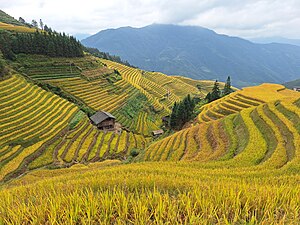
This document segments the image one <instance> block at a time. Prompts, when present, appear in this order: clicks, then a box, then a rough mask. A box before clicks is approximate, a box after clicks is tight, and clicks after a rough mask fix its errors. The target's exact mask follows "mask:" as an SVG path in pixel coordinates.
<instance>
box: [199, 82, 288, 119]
mask: <svg viewBox="0 0 300 225" xmlns="http://www.w3.org/2000/svg"><path fill="white" fill-rule="evenodd" d="M290 94H291V93H290V91H289V90H285V89H284V87H283V86H281V85H276V84H263V85H260V86H257V87H250V88H244V89H243V90H241V91H237V92H234V93H232V94H230V95H228V96H226V97H224V98H221V99H218V100H216V101H213V102H211V103H210V104H207V105H205V106H204V107H202V108H201V110H202V111H201V113H200V114H199V116H198V119H199V121H200V122H208V121H211V120H217V119H220V118H223V117H225V116H228V115H230V114H234V113H238V112H240V111H241V110H243V109H246V108H250V107H256V106H258V105H260V104H263V103H265V102H269V101H275V100H278V99H282V98H284V97H287V96H289V95H290ZM292 95H293V94H292Z"/></svg>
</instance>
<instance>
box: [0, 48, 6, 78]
mask: <svg viewBox="0 0 300 225" xmlns="http://www.w3.org/2000/svg"><path fill="white" fill-rule="evenodd" d="M5 65H6V63H5V60H4V59H3V55H2V52H1V51H0V77H2V76H4V75H5V74H6V73H7V68H6V67H5Z"/></svg>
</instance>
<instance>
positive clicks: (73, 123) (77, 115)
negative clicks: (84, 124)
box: [69, 110, 85, 130]
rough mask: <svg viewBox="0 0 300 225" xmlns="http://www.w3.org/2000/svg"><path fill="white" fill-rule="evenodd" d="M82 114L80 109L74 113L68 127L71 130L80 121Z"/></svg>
mask: <svg viewBox="0 0 300 225" xmlns="http://www.w3.org/2000/svg"><path fill="white" fill-rule="evenodd" d="M84 115H85V113H84V112H83V111H81V110H80V111H79V112H78V113H76V114H75V116H74V117H73V119H72V120H71V121H70V123H69V127H70V129H71V130H73V129H74V128H75V127H76V125H77V124H78V123H79V122H80V120H81V119H82V118H83V117H84Z"/></svg>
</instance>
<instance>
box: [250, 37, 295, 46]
mask: <svg viewBox="0 0 300 225" xmlns="http://www.w3.org/2000/svg"><path fill="white" fill-rule="evenodd" d="M249 40H250V41H252V42H254V43H259V44H269V43H281V44H289V45H297V46H300V39H289V38H284V37H265V38H252V39H249Z"/></svg>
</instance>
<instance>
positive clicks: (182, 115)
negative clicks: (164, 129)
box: [170, 95, 195, 129]
mask: <svg viewBox="0 0 300 225" xmlns="http://www.w3.org/2000/svg"><path fill="white" fill-rule="evenodd" d="M194 108H195V102H194V100H192V99H191V96H190V95H187V97H185V98H184V99H183V100H182V101H181V102H179V103H176V102H175V104H174V106H173V109H172V113H171V118H170V127H171V128H172V129H181V128H182V127H183V125H184V124H185V123H186V122H188V121H190V120H191V119H192V118H193V112H194Z"/></svg>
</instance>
